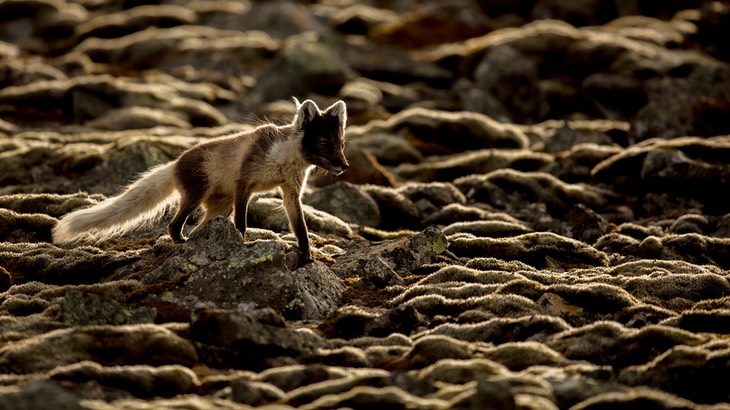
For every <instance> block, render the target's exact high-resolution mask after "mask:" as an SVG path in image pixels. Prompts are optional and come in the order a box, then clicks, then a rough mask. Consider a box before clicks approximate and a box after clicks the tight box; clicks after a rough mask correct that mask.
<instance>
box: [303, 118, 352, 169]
mask: <svg viewBox="0 0 730 410" xmlns="http://www.w3.org/2000/svg"><path fill="white" fill-rule="evenodd" d="M299 131H300V132H303V133H304V136H303V138H302V153H303V154H304V158H305V159H306V160H307V162H309V163H310V164H312V165H316V166H318V167H320V168H322V169H324V170H326V171H327V172H330V173H333V174H337V175H339V174H341V173H343V172H345V170H347V168H348V167H349V166H350V165H349V164H348V163H347V158H345V138H344V137H345V136H344V127H343V125H342V124H341V123H340V120H339V118H338V117H337V116H336V115H330V114H327V113H324V114H322V115H315V116H314V117H313V118H311V119H306V120H305V121H304V122H303V123H302V128H301V130H299Z"/></svg>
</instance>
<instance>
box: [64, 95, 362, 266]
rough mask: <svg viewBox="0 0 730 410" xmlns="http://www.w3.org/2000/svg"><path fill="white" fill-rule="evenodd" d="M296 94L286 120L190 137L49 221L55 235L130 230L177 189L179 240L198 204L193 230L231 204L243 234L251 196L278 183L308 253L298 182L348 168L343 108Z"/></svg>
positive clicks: (174, 224)
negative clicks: (181, 148)
mask: <svg viewBox="0 0 730 410" xmlns="http://www.w3.org/2000/svg"><path fill="white" fill-rule="evenodd" d="M294 101H295V103H296V105H297V113H296V116H295V117H294V120H293V121H292V122H291V124H288V125H284V126H277V125H273V124H267V125H263V126H260V127H258V128H256V129H255V130H253V131H251V132H246V133H240V134H234V135H230V136H226V137H220V138H216V139H213V140H210V141H205V142H202V143H200V144H198V145H195V146H193V147H192V148H190V149H188V150H187V151H185V152H183V153H182V154H181V155H180V156H179V157H178V158H177V159H176V160H174V161H171V162H169V163H167V164H164V165H161V166H158V167H156V168H153V169H152V170H150V171H148V172H147V173H145V174H144V175H142V177H141V178H139V179H138V180H137V181H136V182H134V183H132V184H131V185H129V186H128V187H127V188H126V189H125V190H124V192H122V193H121V194H119V195H118V196H115V197H111V198H108V199H106V200H104V201H102V202H100V203H98V204H96V205H94V206H92V207H90V208H86V209H82V210H78V211H74V212H72V213H70V214H67V215H65V216H64V217H63V218H61V220H60V221H59V222H58V224H57V225H56V226H55V227H54V228H53V242H54V243H64V242H74V241H79V240H87V241H100V240H104V239H106V238H109V237H111V236H114V235H119V234H122V233H124V232H127V231H130V230H131V229H133V228H135V227H136V226H138V225H140V224H142V223H145V222H148V221H151V220H154V219H155V218H156V217H158V216H159V215H161V214H162V213H163V212H164V210H165V209H166V208H167V206H169V205H170V204H171V203H172V202H173V201H174V200H175V199H176V198H177V196H176V195H175V193H178V195H179V205H178V208H177V212H176V213H175V216H174V217H173V218H172V221H171V222H170V223H169V225H168V226H167V227H168V232H169V234H170V237H171V238H172V240H173V241H174V242H178V243H179V242H183V241H184V238H183V236H182V231H183V226H184V225H185V221H186V220H187V219H188V217H189V216H190V214H191V213H193V212H194V211H195V210H196V209H197V208H198V207H201V206H202V208H203V210H204V214H203V217H202V219H201V220H200V221H199V222H198V224H197V225H196V227H195V228H194V229H193V232H195V230H197V229H199V228H200V227H201V226H203V225H204V224H205V223H206V222H208V221H209V220H211V219H213V218H215V217H216V216H219V215H223V216H228V215H230V214H231V212H232V211H235V212H234V222H235V225H236V228H238V230H239V231H241V234H245V232H246V214H247V209H248V204H249V202H250V200H251V197H252V196H253V195H254V194H255V193H258V192H266V191H270V190H272V189H274V188H276V187H279V188H281V192H282V197H283V202H284V208H285V210H286V213H287V217H288V219H289V224H290V227H291V229H292V231H293V232H294V235H295V236H296V238H297V242H298V244H299V253H300V256H301V257H303V258H304V260H305V261H308V260H311V252H310V249H309V238H308V236H307V226H306V224H305V222H304V214H303V212H302V203H301V194H302V188H303V187H304V185H305V184H306V181H307V176H308V174H309V172H310V171H311V170H312V169H313V168H315V167H319V168H322V169H324V170H325V171H327V172H329V173H332V174H336V175H339V174H341V173H342V172H344V171H345V170H346V169H347V168H348V166H349V165H348V163H347V159H346V158H345V154H344V133H345V123H346V121H347V108H346V106H345V103H344V102H342V101H338V102H336V103H335V104H333V105H331V106H330V107H328V108H327V109H325V110H324V111H321V110H320V109H319V107H317V105H316V104H315V103H314V102H313V101H311V100H306V101H304V102H303V103H301V104H300V103H299V102H298V101H297V100H296V99H295V100H294Z"/></svg>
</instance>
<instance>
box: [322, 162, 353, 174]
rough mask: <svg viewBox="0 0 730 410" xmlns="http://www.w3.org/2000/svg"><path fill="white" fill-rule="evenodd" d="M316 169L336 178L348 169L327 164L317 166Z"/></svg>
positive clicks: (343, 166) (347, 166)
mask: <svg viewBox="0 0 730 410" xmlns="http://www.w3.org/2000/svg"><path fill="white" fill-rule="evenodd" d="M317 168H319V169H321V170H323V171H324V172H326V173H328V174H330V175H333V176H336V177H337V176H340V175H342V174H343V173H344V172H345V171H347V168H349V165H332V164H327V165H317Z"/></svg>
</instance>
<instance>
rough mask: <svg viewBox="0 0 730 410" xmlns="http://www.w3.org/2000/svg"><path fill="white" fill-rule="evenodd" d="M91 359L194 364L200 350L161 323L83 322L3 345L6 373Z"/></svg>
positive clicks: (0, 356) (0, 355) (0, 362)
mask: <svg viewBox="0 0 730 410" xmlns="http://www.w3.org/2000/svg"><path fill="white" fill-rule="evenodd" d="M83 360H91V361H94V362H97V363H100V364H102V365H107V366H113V365H119V364H122V363H128V364H148V365H151V366H160V365H166V364H180V365H183V366H187V367H190V366H193V365H195V364H196V363H197V362H198V353H197V352H196V350H195V348H194V347H193V345H192V343H190V342H189V341H188V340H185V339H183V338H181V337H180V336H178V335H176V334H175V333H173V332H171V331H170V330H168V329H165V328H163V327H161V326H158V325H152V324H139V325H123V326H113V325H105V326H84V327H72V328H67V329H58V330H55V331H52V332H48V333H45V334H42V335H38V336H33V337H30V338H28V339H25V340H22V341H18V342H16V343H13V344H9V345H5V346H3V347H0V369H2V371H3V373H16V374H28V373H34V372H46V371H49V370H52V369H54V368H56V367H58V366H64V365H69V364H73V363H77V362H80V361H83Z"/></svg>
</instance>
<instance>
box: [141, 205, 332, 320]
mask: <svg viewBox="0 0 730 410" xmlns="http://www.w3.org/2000/svg"><path fill="white" fill-rule="evenodd" d="M293 253H295V251H289V252H288V251H287V245H285V244H284V243H283V242H281V241H272V240H268V241H266V240H264V241H257V242H254V243H251V244H245V243H244V241H243V238H242V237H241V234H240V232H238V230H237V229H236V228H235V227H234V226H233V223H231V221H229V220H228V219H226V218H223V217H218V218H216V219H214V220H212V221H210V222H209V223H207V224H206V225H205V226H204V227H203V228H202V229H201V230H200V231H198V232H196V234H195V235H193V236H192V237H191V238H190V239H189V240H188V241H187V242H185V243H184V244H183V245H182V246H180V248H179V249H178V250H176V251H175V252H174V254H173V255H172V256H170V257H168V258H167V259H166V260H164V261H153V262H152V263H154V264H155V267H154V268H153V269H152V270H151V271H150V272H149V273H148V274H147V275H145V276H144V277H143V278H142V283H143V284H144V285H146V286H147V287H149V288H150V290H153V289H159V290H153V292H152V294H151V295H150V296H149V297H150V298H152V299H153V300H159V301H163V302H165V303H172V304H175V305H179V306H181V307H183V308H184V309H186V310H188V311H193V310H195V309H197V308H202V307H215V308H225V309H244V310H245V309H252V308H254V307H257V306H268V307H271V308H273V309H276V310H277V311H279V312H281V313H282V314H284V315H285V316H286V317H288V318H297V319H298V318H303V319H314V318H321V317H323V316H324V315H325V314H326V313H327V312H328V311H330V310H333V309H334V308H335V307H336V306H337V304H338V303H339V300H340V298H341V295H342V292H343V290H344V286H343V284H342V281H341V279H340V278H338V277H337V276H336V275H335V274H334V273H333V272H332V271H331V270H330V269H329V268H328V267H327V266H326V265H324V264H323V263H322V262H319V261H315V262H313V263H311V264H307V265H305V266H303V267H300V268H298V269H294V268H295V267H296V266H293V265H292V256H293V257H294V259H296V255H293ZM293 262H294V264H296V260H294V261H293Z"/></svg>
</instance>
